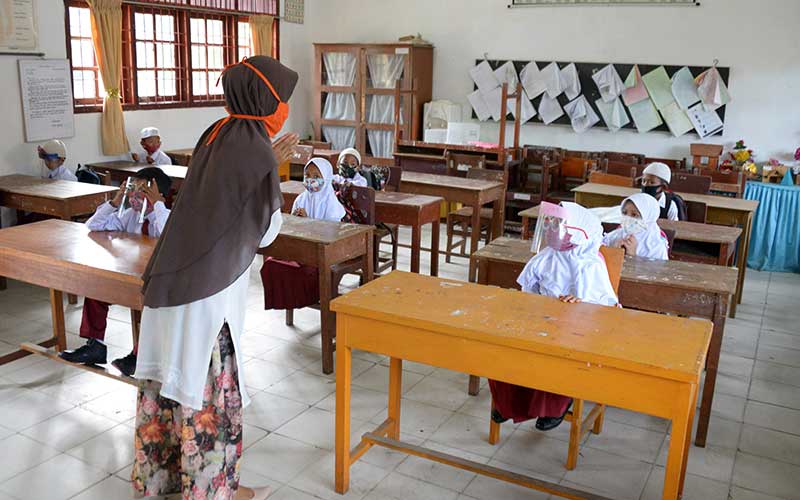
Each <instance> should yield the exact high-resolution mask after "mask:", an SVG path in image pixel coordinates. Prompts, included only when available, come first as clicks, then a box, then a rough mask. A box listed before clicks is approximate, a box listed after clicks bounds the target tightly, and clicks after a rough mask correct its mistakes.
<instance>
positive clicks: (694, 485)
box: [641, 467, 728, 500]
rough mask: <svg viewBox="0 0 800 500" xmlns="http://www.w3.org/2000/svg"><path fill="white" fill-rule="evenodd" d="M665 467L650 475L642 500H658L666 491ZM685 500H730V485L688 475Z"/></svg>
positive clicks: (684, 490)
mask: <svg viewBox="0 0 800 500" xmlns="http://www.w3.org/2000/svg"><path fill="white" fill-rule="evenodd" d="M665 472H666V471H665V469H664V468H663V467H655V468H654V469H653V472H651V473H650V478H649V479H648V480H647V485H646V486H645V488H644V493H642V498H641V500H658V499H660V498H662V496H661V495H662V493H663V491H664V474H665ZM683 499H684V500H728V483H721V482H718V481H712V480H711V479H707V478H704V477H700V476H695V475H693V474H687V475H686V480H685V482H684V484H683Z"/></svg>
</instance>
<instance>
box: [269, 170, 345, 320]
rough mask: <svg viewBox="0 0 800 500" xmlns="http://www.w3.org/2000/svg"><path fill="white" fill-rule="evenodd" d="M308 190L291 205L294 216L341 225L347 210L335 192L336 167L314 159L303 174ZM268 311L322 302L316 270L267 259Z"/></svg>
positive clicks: (297, 307) (295, 263) (298, 307)
mask: <svg viewBox="0 0 800 500" xmlns="http://www.w3.org/2000/svg"><path fill="white" fill-rule="evenodd" d="M303 184H304V185H305V188H306V190H305V191H304V192H302V193H301V194H300V196H298V197H297V198H296V199H295V200H294V205H292V215H296V216H298V217H309V218H311V219H319V220H326V221H331V222H339V221H341V220H342V217H344V216H345V209H344V207H343V206H342V204H341V203H339V200H338V199H337V198H336V193H335V192H334V191H333V167H331V163H330V162H329V161H328V160H326V159H324V158H312V159H311V160H310V161H309V162H308V163H306V166H305V169H304V171H303ZM261 281H262V283H263V284H264V308H265V309H300V308H303V307H308V306H311V305H314V304H316V303H317V302H319V275H318V272H317V268H316V267H313V266H304V265H302V264H298V263H297V262H287V261H283V260H278V259H273V258H271V257H267V258H266V259H264V265H263V266H262V267H261Z"/></svg>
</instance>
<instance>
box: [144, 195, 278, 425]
mask: <svg viewBox="0 0 800 500" xmlns="http://www.w3.org/2000/svg"><path fill="white" fill-rule="evenodd" d="M282 223H283V217H282V215H281V212H280V210H276V211H275V212H274V213H273V214H272V217H271V219H270V225H269V229H268V230H267V232H266V233H265V234H264V236H263V237H262V239H261V243H260V244H259V246H260V247H261V248H263V247H266V246H269V245H270V244H271V243H272V242H273V241H274V240H275V238H277V237H278V233H279V232H280V230H281V224H282ZM250 267H251V266H248V267H247V269H245V270H244V272H243V273H242V274H241V275H240V276H239V277H238V278H237V279H236V281H234V282H233V283H232V284H230V285H228V287H227V288H225V289H223V290H221V291H219V292H217V293H215V294H214V295H212V296H210V297H206V298H204V299H200V300H196V301H194V302H190V303H188V304H182V305H179V306H173V307H157V308H150V307H147V306H145V307H144V311H143V312H142V325H141V333H140V337H139V355H138V357H137V359H136V373H135V374H134V376H135V377H136V378H138V379H140V380H155V381H157V382H161V392H160V394H161V395H162V396H164V397H165V398H169V399H171V400H173V401H177V402H178V403H180V404H181V405H183V406H188V407H190V408H193V409H195V410H201V409H202V407H203V389H204V388H205V385H206V378H207V375H208V366H209V363H210V362H211V353H212V351H213V350H214V344H215V343H216V342H217V337H218V336H219V332H220V330H221V329H222V327H223V325H224V324H225V323H228V328H229V329H230V332H231V338H232V339H233V347H234V351H235V352H236V367H237V369H238V372H239V390H240V392H241V395H242V406H247V405H249V404H250V396H249V395H248V394H247V389H246V386H245V383H244V358H243V356H242V345H241V340H240V339H241V337H242V333H243V332H244V316H245V311H246V310H247V289H248V286H249V284H250Z"/></svg>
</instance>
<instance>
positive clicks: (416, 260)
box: [281, 181, 442, 276]
mask: <svg viewBox="0 0 800 500" xmlns="http://www.w3.org/2000/svg"><path fill="white" fill-rule="evenodd" d="M304 190H305V187H303V183H302V182H299V181H287V182H282V183H281V192H282V193H283V211H284V212H289V210H291V208H292V205H293V204H294V200H295V198H297V197H298V196H299V195H300V193H302V192H303V191H304ZM441 203H442V198H439V197H438V196H425V195H418V194H408V193H389V192H386V191H376V192H375V218H376V220H377V221H378V222H383V223H384V224H397V225H400V226H411V272H412V273H418V272H419V266H420V253H421V248H422V226H424V225H425V224H431V249H430V251H431V276H438V275H439V206H440V205H441Z"/></svg>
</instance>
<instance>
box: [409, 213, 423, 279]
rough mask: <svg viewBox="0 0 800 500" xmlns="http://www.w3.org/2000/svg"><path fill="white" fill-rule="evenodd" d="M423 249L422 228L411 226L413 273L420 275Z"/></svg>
mask: <svg viewBox="0 0 800 500" xmlns="http://www.w3.org/2000/svg"><path fill="white" fill-rule="evenodd" d="M421 247H422V226H421V225H420V224H414V225H413V226H411V272H412V273H417V274H419V261H420V253H421Z"/></svg>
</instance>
